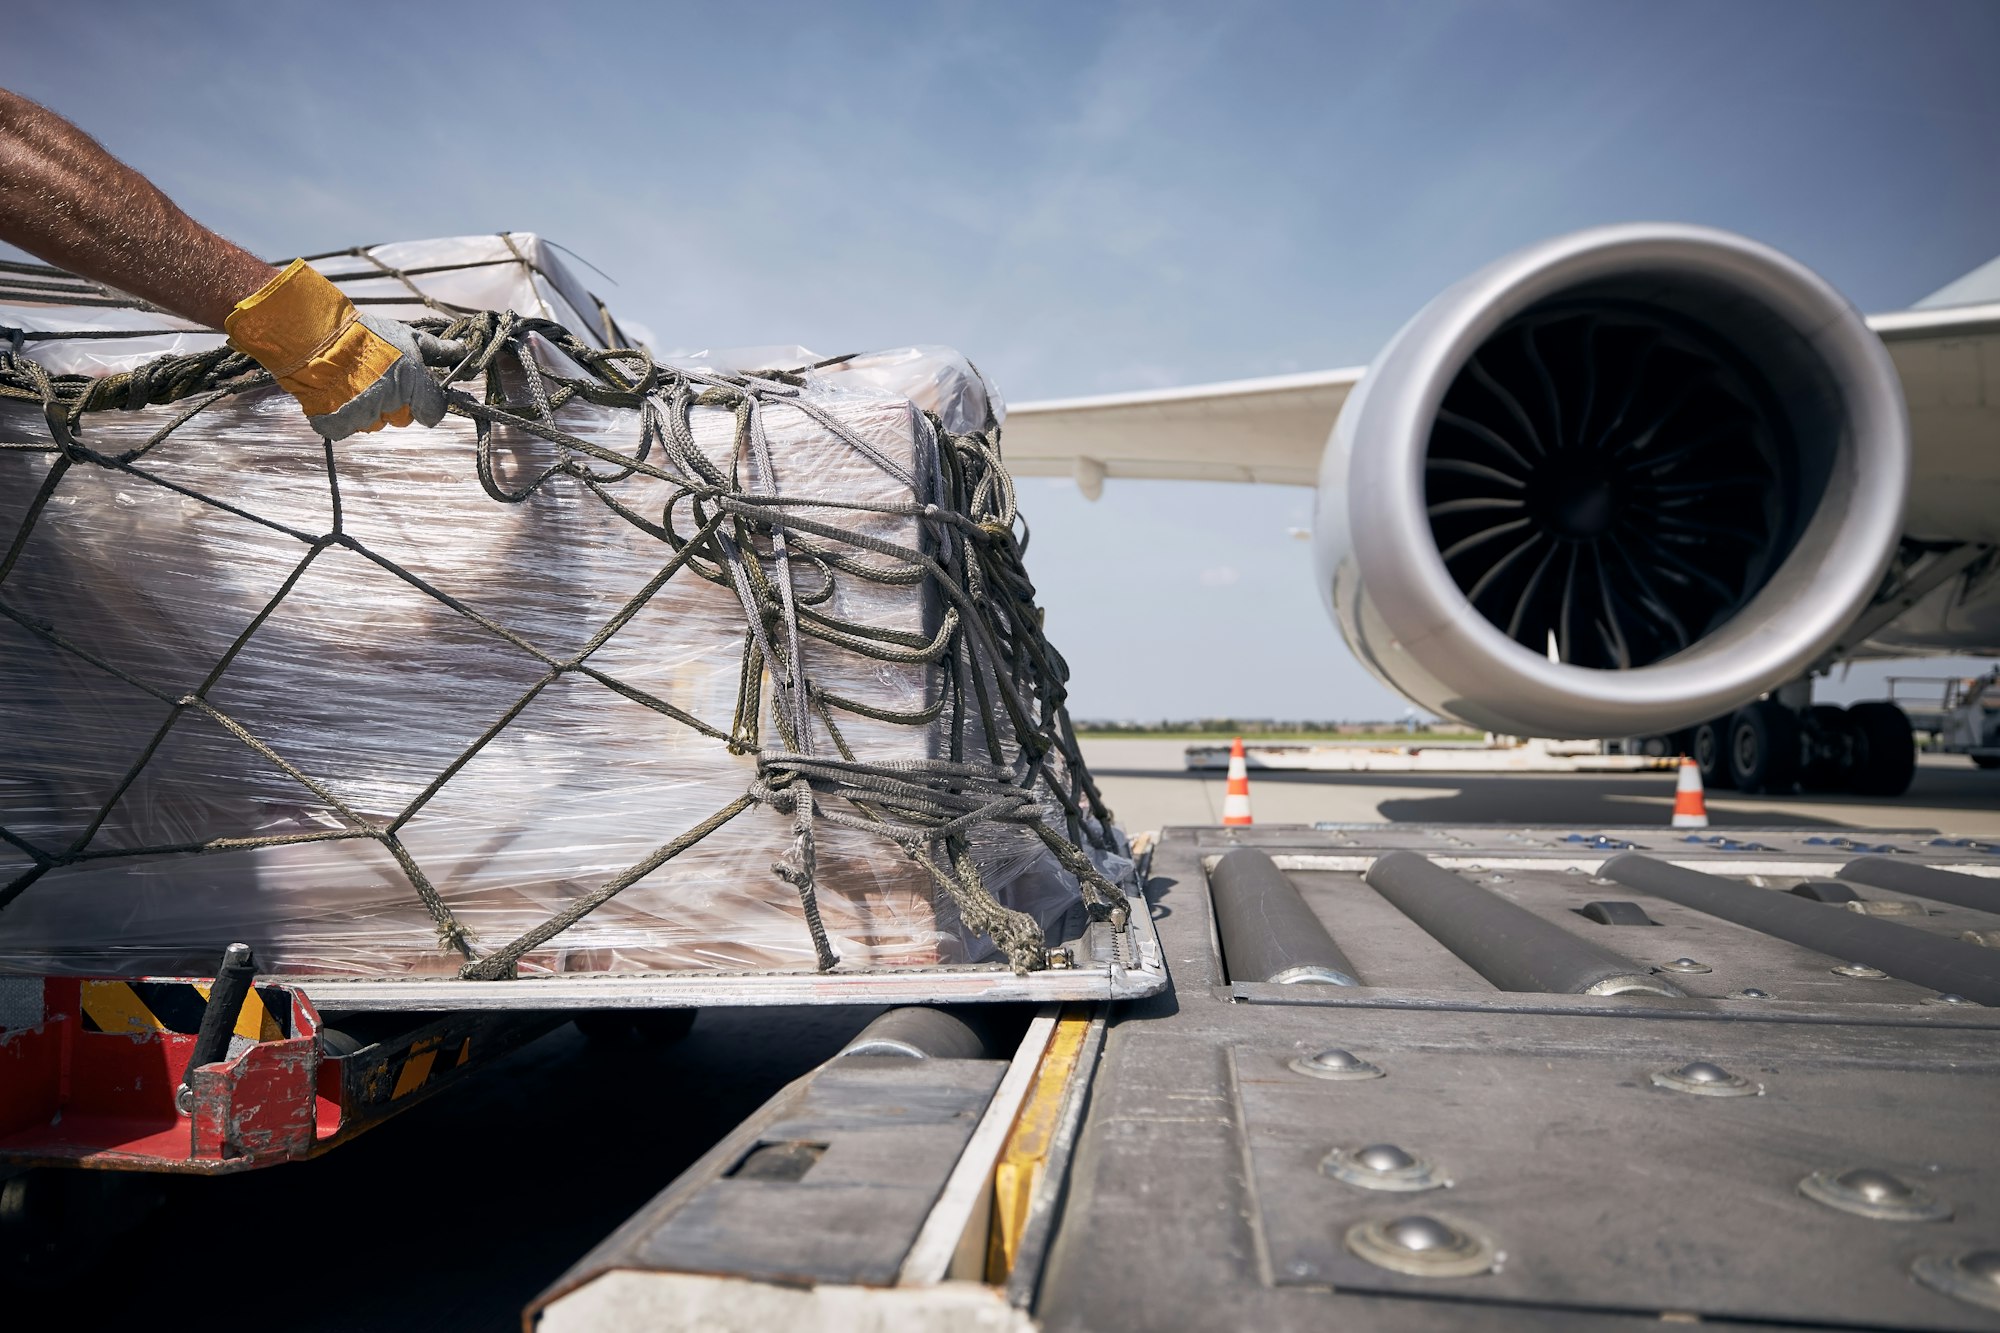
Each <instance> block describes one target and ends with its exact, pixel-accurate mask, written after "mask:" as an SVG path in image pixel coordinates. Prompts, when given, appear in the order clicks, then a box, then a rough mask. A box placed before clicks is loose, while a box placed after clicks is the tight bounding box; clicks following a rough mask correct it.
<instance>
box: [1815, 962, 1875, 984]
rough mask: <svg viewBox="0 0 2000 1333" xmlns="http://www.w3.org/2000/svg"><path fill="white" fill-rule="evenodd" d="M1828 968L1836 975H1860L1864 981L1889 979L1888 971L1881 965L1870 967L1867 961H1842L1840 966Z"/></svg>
mask: <svg viewBox="0 0 2000 1333" xmlns="http://www.w3.org/2000/svg"><path fill="white" fill-rule="evenodd" d="M1828 970H1829V971H1831V972H1832V973H1833V975H1835V976H1836V977H1859V978H1861V979H1862V980H1863V981H1887V980H1888V979H1889V974H1888V973H1887V972H1884V971H1883V970H1882V969H1881V968H1879V967H1870V966H1868V964H1866V963H1842V964H1841V965H1840V966H1839V967H1835V968H1830V969H1828Z"/></svg>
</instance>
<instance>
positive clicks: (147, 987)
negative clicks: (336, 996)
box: [82, 981, 292, 1041]
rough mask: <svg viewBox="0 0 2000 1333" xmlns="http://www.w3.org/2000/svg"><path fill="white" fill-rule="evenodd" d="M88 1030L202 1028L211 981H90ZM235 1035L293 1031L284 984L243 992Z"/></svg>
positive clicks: (276, 1035) (261, 1036)
mask: <svg viewBox="0 0 2000 1333" xmlns="http://www.w3.org/2000/svg"><path fill="white" fill-rule="evenodd" d="M82 1000H83V1030H84V1031H85V1032H111V1033H117V1034H119V1035H121V1036H129V1035H130V1034H132V1033H135V1032H177V1033H181V1034H183V1035H186V1036H193V1035H194V1034H195V1033H197V1032H199V1031H201V1015H202V1011H203V1010H204V1009H206V1008H207V1007H208V984H207V983H206V982H197V981H86V982H84V983H83V996H82ZM235 1032H236V1035H237V1036H239V1037H241V1038H243V1039H244V1040H245V1041H282V1040H284V1039H285V1038H287V1037H289V1036H291V1035H292V994H291V992H290V991H288V990H286V989H285V988H284V987H283V986H257V987H253V988H252V989H251V991H250V993H249V994H247V995H245V996H244V997H243V1008H242V1010H241V1011H240V1012H238V1014H237V1015H236V1029H235Z"/></svg>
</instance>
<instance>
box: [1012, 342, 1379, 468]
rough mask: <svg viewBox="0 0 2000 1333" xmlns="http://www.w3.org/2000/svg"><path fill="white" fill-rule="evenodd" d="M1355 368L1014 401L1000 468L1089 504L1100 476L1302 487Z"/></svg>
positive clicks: (1358, 371) (1351, 382)
mask: <svg viewBox="0 0 2000 1333" xmlns="http://www.w3.org/2000/svg"><path fill="white" fill-rule="evenodd" d="M1360 378H1361V367H1359V366H1356V367H1352V368H1350V369H1347V370H1323V371H1317V372H1315V373H1312V374H1309V375H1277V376H1272V377H1270V378H1268V379H1254V380H1233V381H1230V382H1228V383H1224V384H1198V385H1194V386H1192V387H1189V388H1185V389H1159V390H1154V391H1150V392H1144V393H1114V394H1105V395H1102V396H1100V397H1095V398H1061V399H1050V400H1047V401H1044V402H1038V403H1019V404H1015V405H1012V406H1010V407H1009V408H1008V409H1007V426H1006V433H1005V436H1004V439H1005V449H1006V457H1007V468H1008V470H1009V471H1010V472H1012V473H1013V474H1014V475H1015V476H1020V477H1074V478H1075V479H1076V484H1077V486H1078V487H1079V488H1080V489H1081V490H1082V491H1083V493H1084V494H1085V495H1086V496H1088V497H1089V498H1091V499H1093V500H1095V499H1096V498H1097V496H1098V493H1099V491H1100V490H1101V489H1102V487H1103V485H1104V479H1105V478H1106V477H1159V478H1172V479H1177V480H1183V481H1261V482H1275V483H1279V484H1282V485H1291V486H1311V485H1313V484H1314V482H1315V481H1317V480H1318V478H1319V455H1320V449H1321V447H1322V446H1324V445H1325V444H1326V437H1327V436H1328V435H1329V434H1330V433H1331V432H1332V430H1333V422H1334V418H1336V417H1338V416H1339V415H1340V407H1341V404H1342V403H1344V402H1346V401H1347V392H1348V390H1349V389H1352V388H1353V387H1354V384H1355V381H1357V380H1359V379H1360Z"/></svg>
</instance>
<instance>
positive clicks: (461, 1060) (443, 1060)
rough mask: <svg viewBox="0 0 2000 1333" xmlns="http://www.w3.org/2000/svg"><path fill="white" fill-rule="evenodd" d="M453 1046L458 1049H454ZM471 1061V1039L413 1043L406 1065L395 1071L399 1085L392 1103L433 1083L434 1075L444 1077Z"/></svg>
mask: <svg viewBox="0 0 2000 1333" xmlns="http://www.w3.org/2000/svg"><path fill="white" fill-rule="evenodd" d="M454 1045H455V1046H456V1049H453V1047H454ZM471 1059H472V1038H470V1037H464V1038H461V1039H460V1040H459V1041H458V1042H456V1043H451V1042H450V1041H449V1040H448V1038H447V1037H445V1036H436V1037H425V1038H423V1039H421V1040H419V1041H415V1042H412V1043H411V1044H410V1053H409V1054H408V1055H407V1056H405V1057H404V1059H403V1066H402V1068H401V1069H399V1070H397V1071H396V1086H395V1088H394V1090H392V1091H391V1092H390V1093H389V1100H390V1101H392V1102H394V1101H401V1100H402V1099H403V1098H405V1097H407V1096H409V1095H410V1094H411V1093H413V1092H417V1091H419V1090H420V1089H422V1088H423V1086H424V1085H425V1084H426V1083H429V1082H430V1081H431V1076H432V1075H433V1074H440V1075H441V1074H443V1073H444V1072H446V1071H447V1070H452V1069H457V1068H458V1067H459V1066H460V1065H462V1064H465V1063H466V1062H467V1061H469V1060H471Z"/></svg>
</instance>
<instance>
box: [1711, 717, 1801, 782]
mask: <svg viewBox="0 0 2000 1333" xmlns="http://www.w3.org/2000/svg"><path fill="white" fill-rule="evenodd" d="M1728 754H1729V776H1730V778H1731V779H1732V780H1733V781H1734V784H1735V787H1736V790H1738V791H1741V792H1748V793H1751V794H1753V795H1754V794H1758V793H1772V794H1783V793H1785V792H1789V791H1790V790H1791V789H1792V788H1793V787H1794V786H1796V785H1797V784H1798V780H1799V720H1798V718H1797V716H1796V715H1795V714H1793V712H1792V710H1791V709H1789V708H1787V707H1785V706H1784V705H1783V704H1781V703H1778V702H1777V701H1776V700H1773V699H1759V700H1758V701H1757V702H1756V703H1753V704H1749V705H1747V706H1745V707H1743V708H1740V709H1738V710H1737V711H1736V716H1735V717H1733V718H1731V719H1730V720H1729V746H1728Z"/></svg>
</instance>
